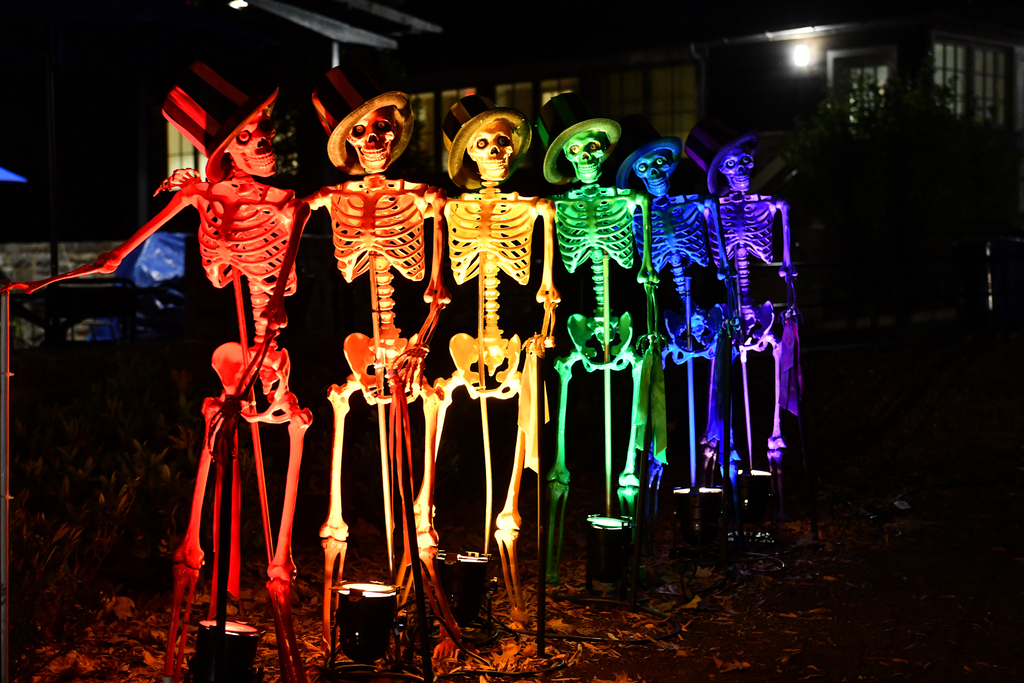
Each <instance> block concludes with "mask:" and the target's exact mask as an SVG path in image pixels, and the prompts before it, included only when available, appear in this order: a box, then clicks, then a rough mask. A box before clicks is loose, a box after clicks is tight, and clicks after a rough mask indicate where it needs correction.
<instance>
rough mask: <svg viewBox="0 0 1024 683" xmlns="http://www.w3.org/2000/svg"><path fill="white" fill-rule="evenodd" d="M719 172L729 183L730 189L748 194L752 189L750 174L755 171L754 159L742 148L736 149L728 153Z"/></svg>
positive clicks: (719, 167)
mask: <svg viewBox="0 0 1024 683" xmlns="http://www.w3.org/2000/svg"><path fill="white" fill-rule="evenodd" d="M718 170H719V172H721V174H722V175H724V176H725V179H726V180H727V181H729V187H730V188H732V190H734V191H737V192H746V191H747V190H749V189H750V174H751V172H752V171H753V170H754V158H753V157H752V156H750V154H749V153H748V152H747V151H746V150H744V149H743V148H742V147H734V148H733V149H730V150H729V151H728V152H727V153H726V155H725V158H723V159H722V163H721V164H720V165H719V166H718Z"/></svg>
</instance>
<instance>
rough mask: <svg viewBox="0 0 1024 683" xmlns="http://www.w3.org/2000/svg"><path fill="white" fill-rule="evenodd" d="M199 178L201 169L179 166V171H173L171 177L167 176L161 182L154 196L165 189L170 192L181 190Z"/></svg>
mask: <svg viewBox="0 0 1024 683" xmlns="http://www.w3.org/2000/svg"><path fill="white" fill-rule="evenodd" d="M199 180H200V177H199V171H197V170H195V169H194V168H179V169H178V170H177V171H175V172H174V173H172V174H171V176H170V177H169V178H165V179H164V181H163V182H162V183H160V187H158V188H156V192H154V193H153V196H154V197H155V196H157V195H158V194H160V193H161V192H163V191H164V190H167V191H168V192H174V191H175V190H180V189H181V188H183V187H185V186H186V185H191V184H192V183H195V182H198V181H199Z"/></svg>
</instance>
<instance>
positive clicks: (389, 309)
mask: <svg viewBox="0 0 1024 683" xmlns="http://www.w3.org/2000/svg"><path fill="white" fill-rule="evenodd" d="M374 266H375V271H374V273H373V282H374V290H375V293H376V296H377V313H378V315H379V316H380V335H381V337H382V338H385V339H391V338H392V337H395V336H397V330H396V329H395V324H394V323H395V311H394V308H395V301H394V299H392V298H391V295H392V294H394V293H395V288H394V287H392V286H391V281H392V280H394V279H395V276H394V275H393V274H392V273H391V266H390V265H389V264H388V262H387V260H386V259H375V260H374Z"/></svg>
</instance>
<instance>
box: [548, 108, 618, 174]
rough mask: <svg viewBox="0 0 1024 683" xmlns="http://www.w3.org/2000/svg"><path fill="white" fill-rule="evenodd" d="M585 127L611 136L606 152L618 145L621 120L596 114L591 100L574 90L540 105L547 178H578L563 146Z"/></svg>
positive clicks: (610, 151) (609, 152) (608, 152)
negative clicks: (589, 103) (588, 100)
mask: <svg viewBox="0 0 1024 683" xmlns="http://www.w3.org/2000/svg"><path fill="white" fill-rule="evenodd" d="M584 130H599V131H601V132H602V133H604V134H605V135H607V136H608V149H607V150H605V154H606V155H608V154H611V153H612V150H613V149H615V144H616V143H617V142H618V141H619V135H620V134H621V129H620V128H619V124H618V123H616V122H615V121H613V120H611V119H603V118H596V117H594V115H593V114H592V113H591V112H590V107H588V106H587V103H586V102H584V101H583V98H582V97H580V96H579V95H577V94H576V93H574V92H566V93H562V94H561V95H555V96H554V97H552V98H551V99H550V100H548V101H547V103H545V104H544V106H543V107H541V108H540V117H539V118H538V119H537V132H538V133H539V134H540V139H541V141H543V142H544V144H545V145H547V148H548V150H547V152H545V153H544V178H545V179H546V180H547V181H548V182H549V183H552V184H554V185H564V184H566V183H570V182H572V181H573V180H575V178H576V171H575V169H573V167H572V164H571V163H569V160H568V159H566V158H565V154H563V153H562V146H563V145H564V144H565V143H566V141H567V140H568V139H569V138H571V137H572V136H573V135H575V134H576V133H579V132H581V131H584Z"/></svg>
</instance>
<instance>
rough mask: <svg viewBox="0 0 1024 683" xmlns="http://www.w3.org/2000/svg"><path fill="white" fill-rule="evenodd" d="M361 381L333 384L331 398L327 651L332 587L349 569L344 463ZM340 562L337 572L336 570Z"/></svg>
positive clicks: (324, 534) (325, 531) (325, 532)
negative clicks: (350, 416)
mask: <svg viewBox="0 0 1024 683" xmlns="http://www.w3.org/2000/svg"><path fill="white" fill-rule="evenodd" d="M360 386H361V385H360V384H359V382H358V381H357V380H356V379H355V378H353V377H350V378H349V379H348V381H347V382H345V384H344V385H343V386H340V387H339V386H338V385H337V384H332V385H331V388H330V391H329V392H328V394H327V399H328V400H329V401H330V402H331V406H332V407H333V408H334V441H333V443H332V445H331V503H330V508H329V510H328V513H327V520H326V521H325V522H324V524H323V526H321V527H320V538H322V539H323V540H322V541H321V544H322V545H323V547H324V593H323V633H322V636H323V643H322V646H323V648H324V651H325V652H326V651H327V648H329V647H330V643H331V614H332V613H333V607H334V605H333V600H334V598H333V593H332V592H331V588H332V586H334V584H335V583H337V582H339V581H341V577H342V574H343V573H344V571H345V553H346V551H347V550H348V524H346V523H345V520H344V519H343V518H342V504H341V462H342V455H343V451H344V444H345V418H346V416H347V415H348V411H349V399H350V398H351V397H352V394H354V393H355V392H357V391H359V388H360ZM335 564H337V571H335Z"/></svg>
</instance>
